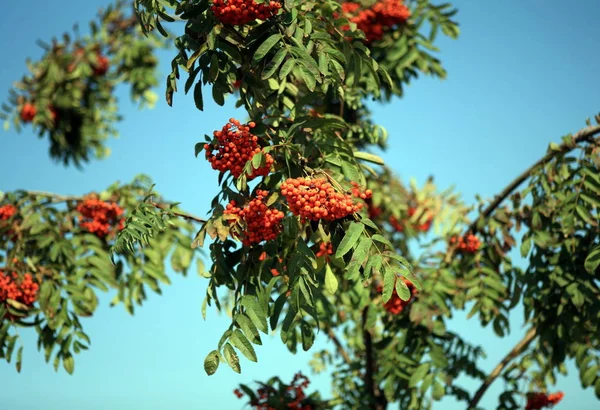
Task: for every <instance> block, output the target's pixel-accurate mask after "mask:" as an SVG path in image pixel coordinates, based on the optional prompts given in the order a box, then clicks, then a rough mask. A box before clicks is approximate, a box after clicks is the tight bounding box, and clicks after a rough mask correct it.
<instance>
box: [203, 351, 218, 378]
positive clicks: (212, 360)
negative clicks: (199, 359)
mask: <svg viewBox="0 0 600 410" xmlns="http://www.w3.org/2000/svg"><path fill="white" fill-rule="evenodd" d="M218 367H219V352H217V351H216V350H213V351H212V352H210V353H209V354H208V355H207V356H206V359H204V371H205V372H206V374H208V375H209V376H211V375H213V374H215V372H216V371H217V368H218Z"/></svg>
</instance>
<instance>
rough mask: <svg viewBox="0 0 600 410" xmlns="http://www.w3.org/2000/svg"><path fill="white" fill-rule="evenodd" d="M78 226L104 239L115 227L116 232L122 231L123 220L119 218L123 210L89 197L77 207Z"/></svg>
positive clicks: (115, 205) (112, 204)
mask: <svg viewBox="0 0 600 410" xmlns="http://www.w3.org/2000/svg"><path fill="white" fill-rule="evenodd" d="M77 212H79V213H80V214H81V215H80V216H79V220H80V221H81V222H80V224H79V225H80V226H81V227H82V228H84V229H86V230H87V231H89V232H91V233H93V234H95V235H96V236H98V237H99V238H104V237H106V236H107V235H108V234H110V233H111V232H113V228H114V227H115V226H117V229H118V230H121V229H123V227H124V222H125V218H119V217H120V216H121V215H123V209H122V208H121V207H119V205H117V204H115V203H109V202H104V201H101V200H99V199H97V198H96V197H94V196H91V197H89V198H87V199H85V200H84V201H82V202H80V203H79V204H78V205H77Z"/></svg>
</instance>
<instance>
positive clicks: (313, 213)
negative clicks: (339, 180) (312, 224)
mask: <svg viewBox="0 0 600 410" xmlns="http://www.w3.org/2000/svg"><path fill="white" fill-rule="evenodd" d="M353 186H354V188H353V189H352V194H347V193H342V192H338V191H336V190H335V188H334V187H333V186H332V185H331V184H330V183H329V182H327V179H325V178H296V179H294V178H289V179H287V180H286V181H285V182H284V183H283V184H281V194H282V195H283V196H285V198H286V200H287V202H288V205H289V207H290V210H291V211H292V213H293V214H294V215H299V216H301V217H302V218H304V219H308V220H311V221H318V220H319V219H324V220H326V221H334V220H336V219H342V218H345V217H346V216H348V215H350V214H352V213H354V212H358V211H360V210H361V209H362V207H363V204H362V203H360V202H359V203H356V204H355V203H354V201H353V196H354V197H358V198H361V199H367V198H370V197H371V194H372V192H371V190H370V189H367V190H366V191H364V192H361V191H360V190H359V189H358V187H357V185H356V184H354V183H353Z"/></svg>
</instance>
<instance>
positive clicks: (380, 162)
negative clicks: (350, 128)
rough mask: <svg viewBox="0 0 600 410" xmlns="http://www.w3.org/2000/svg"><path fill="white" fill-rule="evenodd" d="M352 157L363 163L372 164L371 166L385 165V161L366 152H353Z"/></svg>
mask: <svg viewBox="0 0 600 410" xmlns="http://www.w3.org/2000/svg"><path fill="white" fill-rule="evenodd" d="M354 157H355V158H358V159H362V160H364V161H368V162H372V163H373V164H378V165H385V161H384V160H383V159H382V158H381V157H378V156H377V155H375V154H370V153H368V152H361V151H355V152H354Z"/></svg>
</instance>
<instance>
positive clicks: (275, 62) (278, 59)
mask: <svg viewBox="0 0 600 410" xmlns="http://www.w3.org/2000/svg"><path fill="white" fill-rule="evenodd" d="M286 56H287V49H285V48H280V49H279V51H278V52H277V53H276V54H275V57H273V59H272V60H271V61H270V62H269V64H267V65H266V66H265V69H264V70H263V72H262V76H261V78H262V79H263V80H266V79H268V78H270V77H271V76H272V75H273V74H275V71H277V69H278V68H279V66H280V65H281V63H282V62H283V60H284V59H285V57H286Z"/></svg>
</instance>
